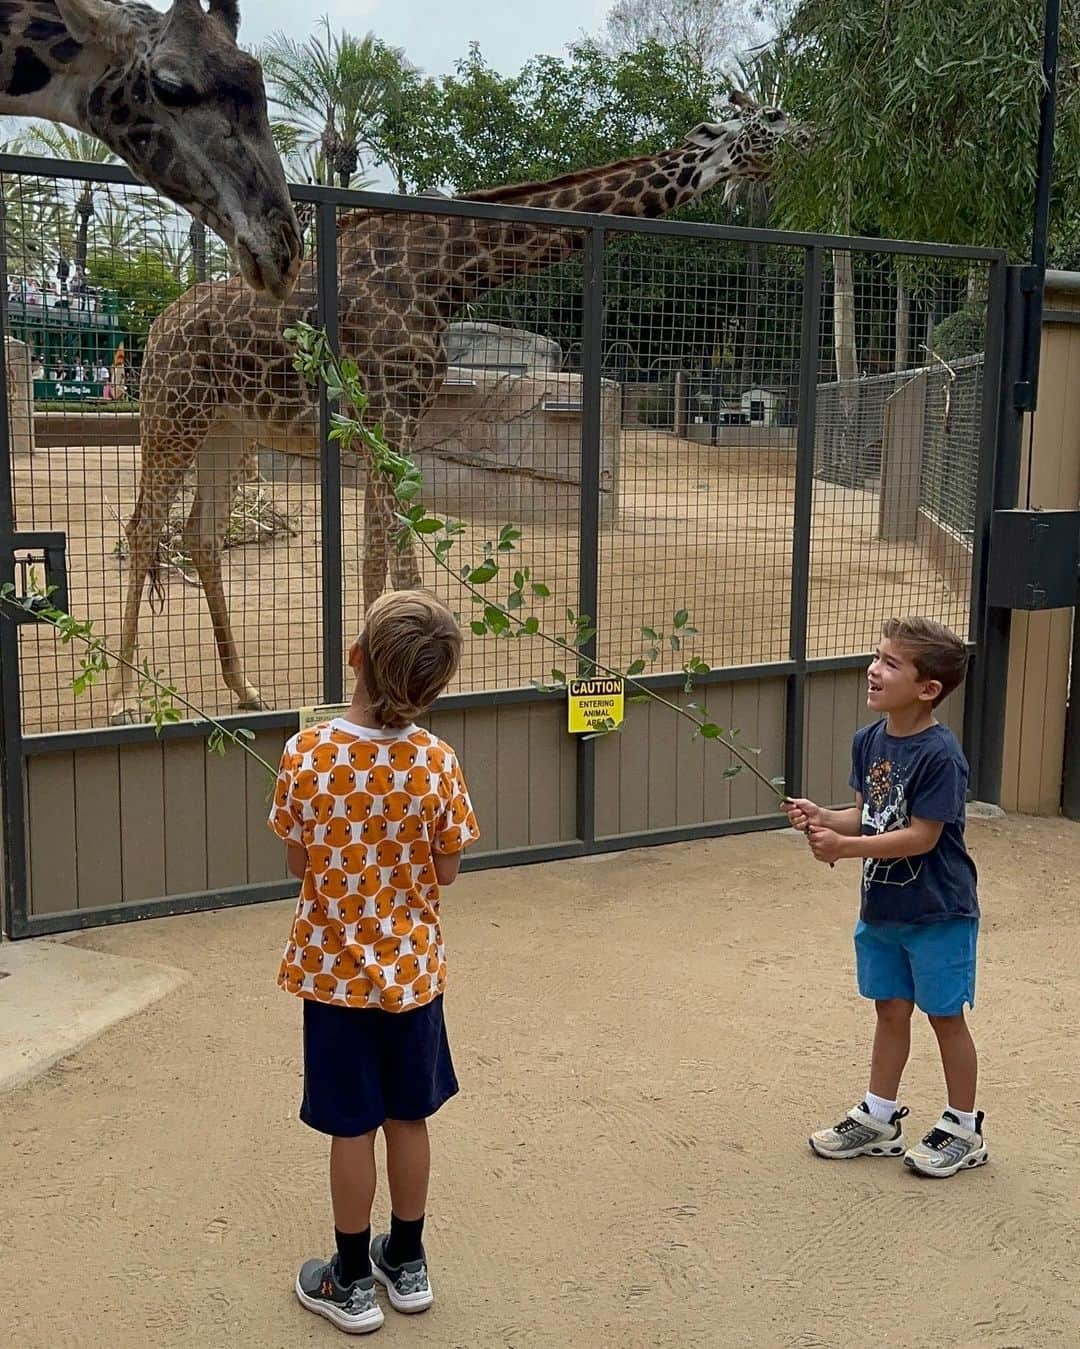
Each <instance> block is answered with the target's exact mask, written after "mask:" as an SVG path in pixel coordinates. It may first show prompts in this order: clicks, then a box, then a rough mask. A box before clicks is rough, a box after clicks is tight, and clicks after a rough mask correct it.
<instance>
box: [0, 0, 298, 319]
mask: <svg viewBox="0 0 1080 1349" xmlns="http://www.w3.org/2000/svg"><path fill="white" fill-rule="evenodd" d="M238 24H239V8H238V4H237V0H208V7H207V8H205V9H204V7H203V5H202V3H201V0H173V4H172V6H171V8H170V9H168V10H167V11H166V12H164V13H163V12H161V11H159V10H156V9H151V8H150V6H149V5H144V4H138V3H122V0H5V3H4V4H3V5H0V115H4V116H9V117H39V118H43V119H45V120H48V121H54V122H63V123H64V124H65V125H67V126H71V127H74V128H75V129H76V130H78V131H85V132H88V133H89V134H91V135H94V136H97V137H98V139H99V140H102V141H104V142H105V144H106V145H107V146H108V147H109V148H110V149H111V150H112V151H113V152H114V153H115V154H117V155H119V157H120V158H121V159H122V160H123V161H124V162H125V163H126V164H127V165H128V167H129V168H130V169H131V170H132V172H133V173H134V174H135V175H136V177H138V178H139V179H140V181H142V182H144V183H146V184H147V185H148V186H150V187H152V188H154V189H156V190H157V191H158V192H160V193H161V194H162V195H163V196H166V197H168V198H169V199H170V200H171V201H174V202H176V203H177V204H178V205H180V206H183V207H185V208H186V209H187V210H189V211H190V212H191V213H192V215H194V216H197V217H198V218H199V219H200V220H202V221H203V222H204V223H205V224H207V225H208V226H209V227H210V228H211V229H212V230H214V231H215V233H217V234H218V235H220V236H221V238H222V239H223V240H224V241H225V242H226V243H227V244H229V245H230V247H232V249H233V250H234V252H235V255H236V260H237V263H238V265H239V267H240V271H241V274H242V276H243V277H244V280H245V281H246V282H247V284H248V285H249V286H250V287H252V289H253V290H255V291H258V292H264V291H265V292H266V293H267V294H269V295H270V296H273V297H274V298H275V299H279V300H280V299H284V297H285V296H286V295H287V294H288V292H289V290H290V288H291V287H292V285H293V283H294V281H295V280H296V275H297V272H298V271H299V267H300V254H301V246H300V227H299V225H298V224H297V222H296V215H295V213H294V211H293V207H292V202H291V201H290V199H289V190H288V186H287V185H286V182H285V173H284V170H283V168H282V166H281V159H280V156H279V155H278V152H277V148H276V146H275V145H274V140H273V136H272V135H271V133H270V121H269V117H268V116H267V110H266V91H265V88H264V87H263V79H262V71H261V69H260V67H259V63H258V62H257V61H256V60H255V58H254V57H253V56H250V55H248V53H247V52H245V51H243V50H242V49H241V48H240V47H239V46H238V45H237V41H236V35H237V28H238Z"/></svg>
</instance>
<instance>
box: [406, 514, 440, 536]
mask: <svg viewBox="0 0 1080 1349" xmlns="http://www.w3.org/2000/svg"><path fill="white" fill-rule="evenodd" d="M442 527H443V522H442V521H441V520H436V519H435V518H434V516H428V518H427V519H426V520H418V521H417V522H416V524H415V525H413V529H415V530H416V532H417V534H438V532H439V530H440V529H442Z"/></svg>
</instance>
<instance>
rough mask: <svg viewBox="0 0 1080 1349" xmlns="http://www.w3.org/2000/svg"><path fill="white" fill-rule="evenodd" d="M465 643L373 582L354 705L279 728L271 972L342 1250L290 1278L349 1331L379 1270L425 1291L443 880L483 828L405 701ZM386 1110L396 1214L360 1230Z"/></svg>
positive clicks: (424, 695) (406, 1302)
mask: <svg viewBox="0 0 1080 1349" xmlns="http://www.w3.org/2000/svg"><path fill="white" fill-rule="evenodd" d="M460 656H461V633H460V632H459V630H458V627H457V624H456V623H455V622H454V619H453V616H452V615H451V614H450V613H449V612H448V611H447V610H446V609H445V608H444V607H443V606H442V605H441V604H439V603H438V602H437V601H436V600H434V599H432V598H431V597H430V596H428V595H426V594H423V593H422V592H420V591H393V592H391V593H388V594H385V595H383V596H382V597H381V598H380V599H378V600H376V601H375V603H374V604H373V605H372V606H371V608H370V609H369V610H368V613H367V618H366V626H365V628H364V631H363V633H362V634H361V636H360V637H359V638H358V639H357V640H356V641H355V642H354V643H353V646H352V649H351V650H350V652H349V665H350V667H351V669H352V671H353V673H354V675H355V676H356V685H355V688H354V691H353V696H352V702H351V703H350V705H349V709H348V711H347V712H346V714H345V716H344V717H339V718H337V719H336V720H334V721H331V722H329V723H326V724H324V725H321V726H316V727H314V728H312V729H311V730H307V731H303V732H302V733H301V734H299V735H295V736H293V738H292V739H291V740H290V741H289V742H288V744H287V745H286V746H285V751H284V753H283V755H282V759H281V768H280V770H279V776H278V782H277V789H276V792H275V797H274V806H273V809H272V811H271V815H270V826H271V828H272V829H273V830H274V831H275V833H277V834H278V835H279V836H280V837H281V838H282V839H284V840H285V842H286V843H287V845H288V864H289V869H290V870H291V872H292V874H293V875H294V876H297V877H299V878H302V880H303V888H302V889H301V892H300V899H299V902H298V903H297V906H296V914H295V916H294V918H293V924H292V931H291V933H290V936H289V942H288V945H287V946H286V949H285V954H284V957H283V958H282V961H281V968H280V970H279V972H278V983H279V985H280V986H281V987H282V988H285V989H287V990H288V991H289V992H290V993H295V994H297V995H298V996H299V997H300V998H302V999H303V1002H304V1098H303V1103H302V1104H301V1107H300V1118H301V1119H302V1120H303V1121H304V1123H305V1124H307V1125H309V1126H310V1127H311V1128H313V1129H317V1130H318V1131H319V1132H320V1133H324V1134H329V1135H330V1137H331V1139H332V1142H331V1145H330V1194H331V1198H332V1200H333V1207H334V1227H335V1237H336V1242H337V1251H336V1254H335V1255H334V1256H333V1257H332V1258H331V1259H330V1260H309V1261H308V1262H307V1263H306V1264H305V1265H304V1266H303V1268H302V1269H301V1270H300V1272H299V1274H298V1275H297V1278H296V1296H297V1297H298V1298H299V1299H300V1301H301V1303H302V1304H303V1305H304V1306H305V1307H307V1308H308V1309H309V1310H310V1311H313V1312H317V1313H318V1314H319V1315H320V1316H325V1317H326V1318H327V1319H328V1320H330V1321H332V1322H333V1323H334V1324H335V1325H336V1326H338V1327H340V1329H342V1330H345V1331H348V1332H350V1333H352V1334H357V1333H361V1334H362V1333H365V1332H367V1331H372V1330H378V1328H379V1327H380V1326H381V1325H382V1324H383V1313H382V1310H381V1308H380V1307H379V1304H378V1302H377V1300H376V1296H375V1280H376V1279H378V1280H379V1282H380V1283H382V1284H383V1285H384V1286H385V1287H386V1290H387V1293H388V1295H389V1298H390V1305H391V1306H392V1307H394V1308H395V1310H397V1311H399V1312H421V1311H426V1310H427V1308H428V1307H430V1306H431V1304H432V1302H433V1300H434V1299H433V1294H432V1291H431V1284H430V1281H429V1279H428V1269H427V1256H426V1254H425V1251H424V1247H423V1243H422V1241H421V1236H422V1232H423V1226H424V1211H425V1206H426V1201H427V1185H428V1175H429V1170H430V1162H431V1154H430V1149H429V1143H428V1134H427V1124H426V1120H427V1118H428V1116H429V1115H433V1114H434V1113H435V1112H436V1111H437V1110H438V1109H439V1107H440V1106H442V1105H443V1104H444V1103H445V1102H446V1101H447V1100H449V1098H450V1097H451V1096H453V1095H454V1094H455V1093H456V1092H457V1089H458V1084H457V1079H456V1077H455V1076H454V1066H453V1063H452V1061H451V1058H450V1047H449V1044H448V1042H447V1038H446V1029H445V1026H444V1024H443V1001H442V993H443V989H444V988H445V986H446V955H445V950H444V946H443V934H442V927H441V926H440V921H439V893H440V887H442V886H445V885H450V884H451V883H452V882H453V881H454V880H455V879H456V877H457V874H458V868H459V866H460V863H461V850H462V849H463V848H464V847H465V846H466V845H467V844H469V843H471V842H473V841H474V840H475V839H477V838H478V837H479V830H478V829H477V826H476V819H475V817H474V815H473V810H472V805H471V804H470V801H469V794H468V791H467V789H466V786H465V780H464V778H463V777H462V774H461V769H460V767H459V765H458V762H457V758H456V756H455V754H454V751H453V750H452V749H451V748H450V746H449V745H446V744H444V743H443V742H442V741H441V740H438V739H437V738H436V737H435V736H433V735H432V734H431V733H430V732H429V731H424V730H421V729H420V728H419V727H418V726H417V725H415V719H416V718H417V717H418V716H420V715H421V714H422V713H423V712H424V711H425V709H426V708H428V707H429V706H430V705H431V704H432V703H433V702H434V701H435V699H436V698H437V697H438V695H439V694H440V693H441V692H442V690H443V689H444V688H445V687H446V685H447V684H448V683H449V681H450V679H451V677H452V676H453V674H454V671H455V670H456V669H457V666H458V661H459V659H460ZM380 1127H381V1128H382V1130H383V1134H384V1135H385V1138H386V1167H387V1175H388V1177H389V1181H390V1199H391V1204H392V1216H391V1219H390V1231H389V1233H388V1234H383V1235H381V1236H378V1237H376V1238H375V1241H374V1243H372V1242H371V1232H370V1224H371V1206H372V1201H373V1199H374V1196H375V1179H376V1176H375V1134H376V1131H377V1130H378V1129H379V1128H380Z"/></svg>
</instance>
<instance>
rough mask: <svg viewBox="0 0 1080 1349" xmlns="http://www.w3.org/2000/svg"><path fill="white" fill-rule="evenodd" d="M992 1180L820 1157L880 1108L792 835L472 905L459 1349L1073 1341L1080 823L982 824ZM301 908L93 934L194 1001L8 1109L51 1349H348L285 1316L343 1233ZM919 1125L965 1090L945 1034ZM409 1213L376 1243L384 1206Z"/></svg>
mask: <svg viewBox="0 0 1080 1349" xmlns="http://www.w3.org/2000/svg"><path fill="white" fill-rule="evenodd" d="M970 836H971V844H972V849H973V852H974V854H975V857H976V859H977V861H978V863H979V866H980V869H981V874H982V893H983V904H984V913H985V917H984V938H983V943H982V964H981V970H980V981H979V990H978V1009H977V1011H976V1012H975V1013H974V1015H973V1018H972V1022H973V1027H974V1030H975V1034H976V1038H977V1041H978V1044H979V1046H980V1051H981V1055H982V1089H981V1093H980V1096H981V1105H982V1106H983V1108H984V1109H985V1110H986V1111H987V1115H988V1120H987V1126H986V1127H987V1138H988V1142H989V1145H990V1149H991V1164H990V1165H989V1166H987V1167H984V1168H982V1169H980V1170H978V1171H973V1172H969V1173H966V1174H963V1175H961V1176H958V1177H956V1178H955V1179H953V1180H951V1181H949V1182H947V1183H942V1182H940V1181H931V1180H920V1179H918V1178H917V1177H915V1176H913V1175H912V1174H911V1173H909V1172H907V1171H905V1170H904V1168H903V1167H902V1166H900V1165H899V1164H897V1163H895V1162H891V1161H876V1160H871V1159H860V1160H858V1161H854V1162H849V1163H846V1164H840V1163H835V1162H834V1163H829V1162H823V1161H820V1160H818V1159H816V1158H814V1157H813V1156H812V1155H811V1154H810V1152H809V1150H808V1149H807V1147H806V1141H805V1139H806V1134H807V1133H808V1131H809V1130H810V1129H811V1128H813V1127H815V1126H817V1125H820V1124H823V1123H826V1122H831V1121H833V1120H834V1119H835V1118H838V1117H839V1115H840V1114H841V1113H842V1112H843V1111H844V1110H845V1109H846V1108H847V1107H848V1106H849V1105H850V1104H851V1103H852V1102H853V1101H854V1100H856V1099H857V1098H858V1096H859V1094H860V1093H861V1092H862V1090H863V1087H864V1084H865V1079H866V1062H867V1050H868V1034H869V1031H870V1024H869V1020H868V1016H867V1009H866V1006H865V1005H864V1004H862V1003H861V1002H860V1000H859V999H858V997H857V996H856V994H855V991H854V988H853V971H852V953H851V948H850V932H851V927H852V924H853V921H854V910H855V895H854V891H855V885H856V876H855V873H854V869H853V868H852V867H851V866H838V867H837V868H836V869H835V871H830V870H828V869H827V868H823V867H821V866H820V865H818V864H816V863H814V862H813V860H812V859H811V858H810V856H809V854H808V852H807V849H806V847H805V844H804V843H803V842H802V840H801V839H799V838H797V837H795V836H793V835H791V834H788V833H783V834H774V835H757V836H744V837H740V838H732V839H726V840H715V841H709V842H699V843H692V844H685V845H679V846H676V847H668V848H659V849H654V850H649V851H641V852H633V853H626V854H622V855H619V856H610V857H605V858H596V859H592V860H588V861H580V862H560V863H555V864H551V865H546V866H538V867H532V868H527V869H521V870H517V871H514V872H512V873H511V872H506V871H491V872H486V873H482V874H476V875H466V876H464V877H463V878H462V880H461V881H460V883H459V885H458V886H457V887H456V888H455V889H454V890H453V891H451V892H450V894H449V895H448V897H447V902H446V906H445V912H446V921H447V936H448V942H449V949H450V960H451V981H450V988H449V991H448V993H447V1012H448V1024H449V1027H450V1033H451V1040H452V1043H453V1046H454V1053H455V1058H456V1062H457V1067H458V1072H459V1076H460V1079H461V1083H462V1093H461V1095H460V1096H459V1097H458V1098H457V1099H456V1100H454V1101H452V1102H451V1103H449V1104H448V1105H447V1106H446V1107H445V1110H444V1111H443V1112H442V1114H441V1115H440V1116H439V1117H438V1118H437V1120H436V1122H435V1124H434V1127H433V1136H434V1155H435V1171H434V1180H433V1186H432V1194H431V1202H430V1206H429V1212H430V1217H429V1225H428V1235H427V1243H428V1248H429V1255H430V1259H431V1262H432V1273H433V1284H434V1287H435V1291H436V1297H437V1302H436V1306H435V1308H434V1310H433V1311H432V1312H431V1313H430V1314H429V1315H427V1316H425V1317H422V1318H417V1319H415V1320H411V1321H405V1320H402V1319H401V1318H396V1317H395V1316H394V1315H393V1314H392V1313H390V1312H388V1313H387V1316H388V1321H387V1325H386V1328H385V1329H384V1330H383V1331H381V1332H380V1335H379V1338H378V1343H379V1344H385V1345H387V1346H393V1345H406V1344H407V1345H415V1346H425V1345H432V1346H434V1345H438V1346H440V1349H511V1347H512V1349H531V1347H532V1346H537V1347H538V1349H549V1347H550V1349H569V1347H570V1346H574V1347H577V1346H580V1347H581V1349H609V1347H610V1349H638V1347H639V1346H640V1347H641V1349H645V1347H650V1349H651V1347H653V1346H671V1347H672V1349H675V1346H678V1347H679V1349H686V1347H687V1346H703V1347H707V1349H727V1347H728V1346H752V1347H753V1349H759V1347H760V1349H773V1347H774V1346H776V1347H777V1349H843V1347H844V1346H848V1345H877V1344H882V1345H884V1344H887V1345H890V1346H896V1349H930V1346H937V1345H950V1346H955V1349H976V1347H977V1349H1007V1347H1011V1349H1046V1347H1047V1346H1059V1345H1060V1346H1070V1347H1073V1349H1074V1347H1075V1346H1076V1345H1077V1344H1080V1286H1078V1284H1077V1280H1076V1268H1077V1263H1078V1259H1080V1228H1078V1226H1077V1213H1078V1211H1080V1142H1078V1135H1077V1131H1076V1119H1077V1109H1078V1107H1080V1089H1078V1087H1077V1075H1076V1034H1075V1026H1074V1019H1073V1015H1072V1013H1073V1009H1074V1008H1075V1007H1076V1005H1077V1000H1078V998H1080V879H1078V877H1080V826H1077V825H1071V824H1067V823H1064V822H1062V821H1057V820H1054V821H1049V820H1043V821H1035V820H1025V819H1017V820H1010V821H1007V822H992V823H977V824H973V825H972V827H971V830H970ZM289 913H290V906H289V905H287V904H274V905H267V906H263V907H257V908H250V909H245V910H232V911H229V912H223V913H217V914H206V915H199V916H191V917H183V918H173V919H161V920H157V921H155V922H151V923H143V924H141V925H133V926H131V927H122V928H113V929H110V930H104V931H97V932H93V933H89V934H85V935H83V936H81V937H79V938H77V940H78V942H79V943H80V944H81V945H83V946H86V947H90V948H93V949H96V950H102V951H110V952H117V953H121V954H130V955H137V956H139V957H141V958H143V959H147V960H153V961H157V962H161V963H163V964H167V965H172V966H179V967H182V968H183V969H185V970H188V971H190V974H191V978H190V980H189V981H188V982H187V983H186V984H184V985H183V986H182V987H181V988H179V989H178V990H177V991H176V992H175V993H173V994H171V995H169V996H168V997H166V998H165V999H164V1001H162V1002H159V1003H157V1004H156V1005H154V1006H153V1007H152V1008H150V1009H149V1010H147V1011H146V1012H144V1013H142V1014H140V1015H138V1016H136V1017H134V1018H132V1019H131V1020H129V1021H127V1022H125V1023H122V1024H120V1025H118V1026H116V1027H114V1028H113V1029H112V1030H111V1031H109V1032H107V1033H106V1034H105V1035H104V1036H103V1037H102V1038H101V1039H99V1040H98V1041H96V1042H95V1043H93V1044H92V1045H91V1046H89V1047H88V1048H87V1049H85V1050H84V1051H82V1052H81V1053H79V1054H77V1055H76V1056H74V1057H73V1058H71V1059H69V1060H67V1061H66V1062H64V1063H62V1064H61V1065H59V1066H58V1067H57V1068H55V1069H54V1070H52V1071H51V1072H50V1073H49V1074H48V1075H47V1076H46V1077H44V1078H41V1079H39V1080H38V1081H37V1082H35V1083H32V1084H30V1085H29V1086H26V1087H23V1088H21V1089H19V1090H18V1091H16V1092H14V1093H12V1094H11V1095H9V1096H8V1097H6V1098H3V1099H0V1138H3V1140H4V1142H5V1144H6V1145H7V1146H6V1149H5V1154H6V1167H5V1173H6V1174H5V1182H4V1185H3V1187H2V1188H0V1269H2V1272H3V1286H4V1290H5V1296H4V1313H3V1315H4V1323H5V1325H4V1331H5V1334H4V1338H5V1339H6V1340H7V1341H8V1342H9V1343H10V1344H12V1345H19V1346H21V1347H22V1349H65V1347H66V1346H79V1349H128V1347H130V1349H146V1346H148V1345H161V1346H192V1347H194V1346H198V1347H199V1349H248V1346H250V1349H256V1347H257V1349H278V1347H280V1349H285V1347H286V1346H287V1347H288V1349H297V1347H298V1346H308V1345H310V1346H316V1345H327V1346H330V1345H335V1344H341V1343H343V1341H342V1339H341V1337H340V1335H339V1332H337V1331H336V1330H334V1329H333V1327H331V1326H330V1325H328V1324H327V1323H326V1322H323V1321H320V1320H318V1319H317V1318H315V1317H312V1316H311V1315H310V1314H309V1313H307V1312H305V1311H304V1310H303V1309H301V1308H300V1306H299V1305H298V1304H297V1302H296V1300H295V1298H294V1296H293V1293H292V1280H293V1277H294V1274H295V1270H296V1267H297V1266H298V1264H299V1262H300V1261H302V1260H303V1259H305V1258H307V1257H308V1256H311V1255H315V1254H319V1253H325V1252H326V1251H327V1250H328V1244H329V1242H330V1240H331V1239H332V1230H331V1220H330V1212H329V1202H328V1197H327V1193H326V1181H325V1152H326V1149H325V1147H324V1145H323V1143H322V1141H321V1140H320V1139H318V1138H317V1137H316V1136H315V1135H313V1134H311V1133H310V1132H309V1131H307V1130H306V1129H305V1128H304V1127H303V1126H302V1125H300V1124H299V1123H298V1122H297V1119H296V1108H297V1104H298V1097H299V1090H300V1044H299V1016H298V1013H299V1008H298V1006H297V1004H296V1003H295V1001H294V1000H293V999H292V998H290V997H289V996H288V995H286V994H284V993H281V992H279V991H278V990H277V989H276V988H275V987H274V972H275V968H276V962H277V958H278V952H279V949H280V947H281V945H282V943H283V941H284V939H285V933H286V929H287V926H288V920H289ZM903 1095H904V1099H905V1101H906V1102H907V1104H908V1105H910V1107H911V1109H912V1118H911V1121H910V1124H911V1131H912V1133H913V1134H916V1135H917V1134H918V1133H919V1132H921V1131H922V1130H924V1129H925V1128H927V1127H929V1125H931V1124H932V1123H933V1121H934V1120H935V1118H936V1116H937V1112H938V1111H939V1109H940V1108H941V1106H942V1104H943V1098H942V1085H941V1082H940V1078H939V1069H938V1066H937V1064H936V1061H935V1055H934V1053H933V1049H932V1039H931V1036H930V1033H929V1031H928V1030H927V1028H926V1027H925V1025H920V1026H919V1027H918V1028H917V1029H916V1032H915V1035H914V1055H913V1062H912V1064H911V1067H910V1070H909V1073H908V1075H907V1079H906V1083H905V1090H904V1093H903ZM386 1214H387V1200H386V1198H385V1194H383V1193H380V1196H379V1198H378V1200H377V1217H376V1222H377V1223H382V1222H385V1220H386Z"/></svg>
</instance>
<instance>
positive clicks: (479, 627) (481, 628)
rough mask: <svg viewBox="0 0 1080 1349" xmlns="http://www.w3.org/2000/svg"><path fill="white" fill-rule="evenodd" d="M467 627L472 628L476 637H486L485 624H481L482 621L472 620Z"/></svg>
mask: <svg viewBox="0 0 1080 1349" xmlns="http://www.w3.org/2000/svg"><path fill="white" fill-rule="evenodd" d="M469 627H470V628H472V630H473V632H475V633H476V635H477V637H484V636H486V635H487V624H486V623H485V622H483V620H482V619H479V618H474V619H473V620H472V622H471V623H470V624H469Z"/></svg>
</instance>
